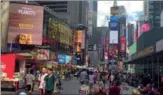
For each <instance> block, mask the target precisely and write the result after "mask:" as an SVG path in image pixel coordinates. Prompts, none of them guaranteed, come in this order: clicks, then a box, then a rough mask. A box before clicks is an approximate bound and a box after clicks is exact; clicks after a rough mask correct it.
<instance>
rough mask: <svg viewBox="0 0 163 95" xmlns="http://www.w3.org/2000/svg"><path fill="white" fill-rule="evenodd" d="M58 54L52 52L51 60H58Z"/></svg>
mask: <svg viewBox="0 0 163 95" xmlns="http://www.w3.org/2000/svg"><path fill="white" fill-rule="evenodd" d="M57 59H58V55H57V53H56V52H50V60H51V61H55V62H57Z"/></svg>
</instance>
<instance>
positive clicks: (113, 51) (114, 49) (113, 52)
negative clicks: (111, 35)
mask: <svg viewBox="0 0 163 95" xmlns="http://www.w3.org/2000/svg"><path fill="white" fill-rule="evenodd" d="M109 56H110V57H117V56H118V45H117V44H112V45H110V46H109Z"/></svg>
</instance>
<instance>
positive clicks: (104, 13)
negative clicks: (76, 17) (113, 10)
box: [97, 1, 143, 27]
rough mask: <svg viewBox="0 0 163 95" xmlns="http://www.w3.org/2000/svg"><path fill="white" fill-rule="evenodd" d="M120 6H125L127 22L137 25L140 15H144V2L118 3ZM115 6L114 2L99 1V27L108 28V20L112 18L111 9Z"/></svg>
mask: <svg viewBox="0 0 163 95" xmlns="http://www.w3.org/2000/svg"><path fill="white" fill-rule="evenodd" d="M117 4H118V5H119V6H121V5H123V6H125V9H126V11H127V15H128V18H127V22H130V23H133V24H134V23H135V21H136V20H137V19H138V18H139V16H140V15H142V14H143V1H118V2H117ZM112 6H113V1H98V13H97V17H98V18H97V26H98V27H100V26H108V21H107V19H106V18H109V16H110V7H112Z"/></svg>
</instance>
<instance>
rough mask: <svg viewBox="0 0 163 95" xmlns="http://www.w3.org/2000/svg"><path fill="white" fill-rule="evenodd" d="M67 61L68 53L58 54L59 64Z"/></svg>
mask: <svg viewBox="0 0 163 95" xmlns="http://www.w3.org/2000/svg"><path fill="white" fill-rule="evenodd" d="M65 63H66V55H65V54H58V64H65Z"/></svg>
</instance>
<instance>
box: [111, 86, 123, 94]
mask: <svg viewBox="0 0 163 95" xmlns="http://www.w3.org/2000/svg"><path fill="white" fill-rule="evenodd" d="M120 90H121V89H120V88H119V87H117V86H114V87H112V88H110V89H109V95H120Z"/></svg>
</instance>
